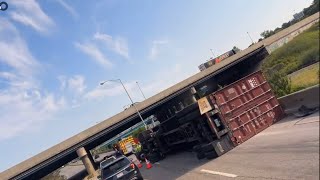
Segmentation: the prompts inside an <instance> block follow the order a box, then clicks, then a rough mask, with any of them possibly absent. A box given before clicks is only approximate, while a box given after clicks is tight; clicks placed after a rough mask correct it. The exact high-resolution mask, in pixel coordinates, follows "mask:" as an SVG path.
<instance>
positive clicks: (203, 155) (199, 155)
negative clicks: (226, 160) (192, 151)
mask: <svg viewBox="0 0 320 180" xmlns="http://www.w3.org/2000/svg"><path fill="white" fill-rule="evenodd" d="M205 157H206V155H205V154H204V153H197V158H198V159H199V160H200V159H204V158H205Z"/></svg>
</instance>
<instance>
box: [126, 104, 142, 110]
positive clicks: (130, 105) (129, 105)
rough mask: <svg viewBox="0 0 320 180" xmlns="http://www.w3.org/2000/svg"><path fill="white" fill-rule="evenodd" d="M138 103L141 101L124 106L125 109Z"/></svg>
mask: <svg viewBox="0 0 320 180" xmlns="http://www.w3.org/2000/svg"><path fill="white" fill-rule="evenodd" d="M138 103H139V102H135V103H133V104H128V105H126V106H124V107H123V109H124V110H127V109H129V108H131V107H133V106H134V105H137V104H138Z"/></svg>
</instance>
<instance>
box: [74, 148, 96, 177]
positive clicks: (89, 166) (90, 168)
mask: <svg viewBox="0 0 320 180" xmlns="http://www.w3.org/2000/svg"><path fill="white" fill-rule="evenodd" d="M77 154H78V156H79V157H80V159H81V161H82V162H83V164H84V167H85V168H86V170H87V172H88V174H89V175H94V174H95V170H94V167H93V165H92V163H91V161H90V159H89V157H88V154H87V151H86V149H85V148H84V147H81V148H80V149H78V150H77Z"/></svg>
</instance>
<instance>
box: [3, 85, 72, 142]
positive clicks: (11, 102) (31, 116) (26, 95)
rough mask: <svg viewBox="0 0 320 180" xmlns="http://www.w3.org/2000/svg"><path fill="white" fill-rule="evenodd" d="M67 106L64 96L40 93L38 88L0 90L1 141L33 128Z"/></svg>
mask: <svg viewBox="0 0 320 180" xmlns="http://www.w3.org/2000/svg"><path fill="white" fill-rule="evenodd" d="M65 106H66V103H65V100H64V99H63V98H59V99H56V98H55V97H54V96H53V95H52V94H47V95H44V94H40V92H39V91H37V90H29V91H21V90H20V89H14V88H12V89H8V90H5V91H0V107H1V108H0V118H1V121H0V127H1V131H0V141H1V140H5V139H8V138H12V137H14V136H16V135H18V134H21V133H23V132H26V131H30V130H32V128H34V127H35V125H37V124H38V123H41V122H43V121H46V120H48V119H51V118H52V114H53V113H54V112H57V111H58V110H60V109H61V108H64V107H65Z"/></svg>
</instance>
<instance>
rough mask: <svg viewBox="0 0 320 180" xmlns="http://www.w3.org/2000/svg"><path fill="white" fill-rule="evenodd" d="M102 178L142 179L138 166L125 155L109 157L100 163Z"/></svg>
mask: <svg viewBox="0 0 320 180" xmlns="http://www.w3.org/2000/svg"><path fill="white" fill-rule="evenodd" d="M100 170H101V176H100V178H101V179H102V180H143V177H142V176H141V173H140V171H139V168H138V167H137V166H136V165H135V164H134V163H133V162H131V161H130V160H129V159H128V158H127V157H125V156H120V157H114V156H113V157H110V158H108V159H106V160H105V161H102V162H101V163H100Z"/></svg>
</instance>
